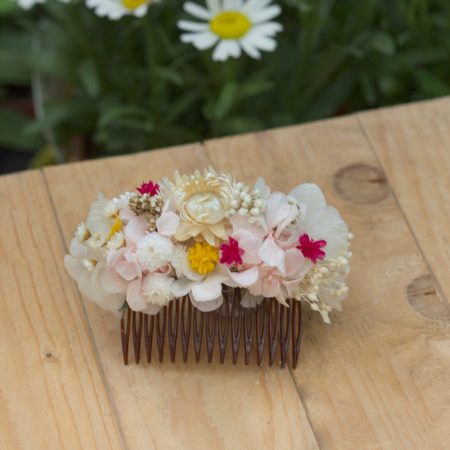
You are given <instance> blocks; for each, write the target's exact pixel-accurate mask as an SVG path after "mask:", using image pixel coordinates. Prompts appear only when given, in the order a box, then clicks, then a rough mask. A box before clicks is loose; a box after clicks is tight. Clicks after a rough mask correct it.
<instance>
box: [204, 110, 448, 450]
mask: <svg viewBox="0 0 450 450" xmlns="http://www.w3.org/2000/svg"><path fill="white" fill-rule="evenodd" d="M205 146H206V149H207V151H208V155H209V157H210V159H211V161H212V162H213V164H214V166H215V167H216V168H217V169H218V170H230V171H233V173H235V174H236V176H239V177H244V178H245V179H246V180H247V181H249V182H250V181H251V180H254V179H255V177H256V175H257V174H262V175H264V177H265V178H266V180H267V182H268V183H269V184H270V185H271V186H272V187H273V188H274V189H278V190H282V191H285V192H286V191H288V190H289V189H291V188H292V187H294V186H295V185H296V184H298V183H300V182H307V181H311V182H315V183H318V184H319V185H320V186H322V188H323V189H324V191H325V194H326V196H327V198H328V201H329V203H330V204H332V205H334V206H336V207H337V208H338V209H339V210H340V211H341V212H342V215H343V216H344V218H345V219H346V221H347V222H348V223H349V225H350V227H351V229H352V231H353V232H354V234H355V236H356V237H355V240H354V243H353V249H352V250H353V254H354V256H353V261H352V273H351V276H350V278H349V284H350V297H349V299H348V300H347V301H346V302H345V304H344V310H343V312H342V313H339V314H333V317H332V320H333V322H334V323H333V324H332V325H331V326H328V325H325V324H323V323H322V322H321V319H320V316H319V315H318V314H317V313H312V312H311V313H310V314H308V315H307V317H306V320H305V322H304V324H305V326H304V332H303V350H302V355H301V361H300V365H299V367H298V368H297V370H295V371H293V376H294V377H295V379H296V381H297V385H298V390H299V392H300V395H301V398H302V400H303V402H304V404H305V405H306V409H307V412H308V417H309V418H310V420H311V423H312V426H313V429H314V432H315V435H316V437H317V440H318V443H319V445H320V447H321V448H323V449H332V448H333V449H339V450H340V449H396V450H400V449H407V450H412V449H418V450H423V449H443V448H448V445H449V442H450V430H449V428H448V424H449V423H450V411H449V409H448V404H449V401H450V391H449V389H448V386H449V385H450V358H449V357H450V346H449V334H450V333H449V328H448V321H449V319H450V315H449V314H448V311H447V310H446V309H445V303H443V302H442V301H441V300H440V299H439V298H438V296H437V295H436V294H434V293H433V292H429V293H428V294H430V295H423V296H422V297H423V298H422V297H421V296H420V295H416V294H417V292H414V289H413V288H411V286H413V287H414V286H415V284H414V283H416V282H417V280H421V279H423V278H424V277H425V278H427V277H428V278H429V277H430V274H429V269H428V267H427V266H426V264H425V263H424V261H423V259H422V257H421V255H420V252H419V251H418V249H417V247H416V245H415V242H414V239H413V237H412V235H411V234H410V232H409V230H408V227H407V224H406V223H405V220H404V218H403V216H402V213H401V211H400V209H399V208H398V206H397V203H396V201H395V199H394V197H393V195H392V193H391V190H390V187H389V185H388V184H387V182H386V179H385V177H384V174H383V172H382V170H381V169H380V167H379V165H378V163H377V161H376V159H375V158H374V155H373V153H372V151H371V149H370V147H369V145H368V143H367V141H366V139H365V137H364V135H363V133H362V131H361V128H360V126H359V124H358V122H357V120H356V118H354V117H349V118H344V119H338V120H331V121H325V122H321V123H316V124H311V125H306V126H299V127H292V128H286V129H280V130H274V131H270V132H261V133H257V134H252V135H244V136H239V137H235V138H227V139H219V140H215V141H211V142H207V143H206V144H205ZM408 294H410V295H408ZM408 300H409V301H408ZM426 302H428V303H427V304H425V303H426ZM430 311H433V312H434V313H435V314H434V316H433V317H434V318H435V319H436V320H431V319H430V318H429V316H430V314H428V313H430ZM437 311H440V313H441V314H437V313H436V312H437Z"/></svg>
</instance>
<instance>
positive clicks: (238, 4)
mask: <svg viewBox="0 0 450 450" xmlns="http://www.w3.org/2000/svg"><path fill="white" fill-rule="evenodd" d="M223 9H224V11H226V10H229V11H239V10H240V9H242V1H241V0H223Z"/></svg>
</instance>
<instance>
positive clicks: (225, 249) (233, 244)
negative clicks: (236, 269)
mask: <svg viewBox="0 0 450 450" xmlns="http://www.w3.org/2000/svg"><path fill="white" fill-rule="evenodd" d="M220 251H221V255H220V263H221V264H227V265H228V266H231V265H233V264H242V255H243V254H244V253H245V251H244V250H243V249H242V248H240V247H239V244H238V241H237V240H236V239H233V238H232V237H230V239H229V243H228V244H227V243H225V242H224V243H223V244H222V245H221V246H220Z"/></svg>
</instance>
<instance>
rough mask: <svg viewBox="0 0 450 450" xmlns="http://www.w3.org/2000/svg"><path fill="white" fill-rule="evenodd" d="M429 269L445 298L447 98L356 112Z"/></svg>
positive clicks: (449, 215) (449, 197)
mask: <svg viewBox="0 0 450 450" xmlns="http://www.w3.org/2000/svg"><path fill="white" fill-rule="evenodd" d="M359 119H360V121H361V124H362V126H363V128H364V130H365V132H366V133H367V136H368V139H369V140H370V142H371V145H372V147H373V149H374V151H375V153H376V154H377V157H378V158H379V160H380V163H381V165H382V166H383V169H384V172H385V173H386V176H387V178H388V180H389V183H390V185H391V186H392V188H393V190H394V192H395V194H396V196H397V199H398V202H399V204H400V206H401V208H402V210H403V212H404V214H405V216H406V218H407V220H408V223H409V226H410V227H411V229H412V231H413V233H414V236H415V238H416V240H417V243H418V245H419V247H420V249H421V250H422V252H423V254H424V255H425V258H426V259H427V261H428V263H429V265H430V266H431V269H432V272H433V274H434V276H435V277H436V279H437V280H438V283H439V285H440V287H441V289H442V291H443V293H445V296H446V298H447V301H449V299H450V277H449V268H450V98H445V99H441V100H434V101H429V102H423V103H415V104H413V105H405V106H400V107H396V108H390V109H381V110H379V111H374V112H370V113H363V114H360V115H359Z"/></svg>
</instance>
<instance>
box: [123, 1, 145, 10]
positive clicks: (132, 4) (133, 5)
mask: <svg viewBox="0 0 450 450" xmlns="http://www.w3.org/2000/svg"><path fill="white" fill-rule="evenodd" d="M145 3H147V0H122V5H123V6H125V8H128V9H137V8H139V6H142V5H144V4H145Z"/></svg>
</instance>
